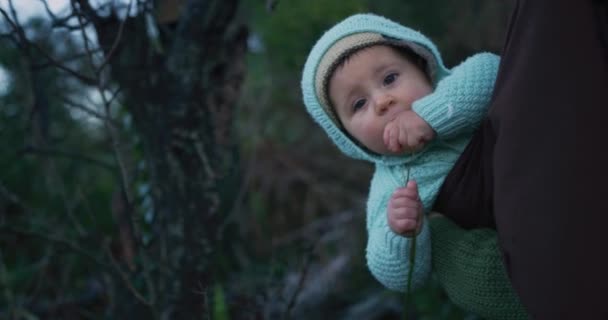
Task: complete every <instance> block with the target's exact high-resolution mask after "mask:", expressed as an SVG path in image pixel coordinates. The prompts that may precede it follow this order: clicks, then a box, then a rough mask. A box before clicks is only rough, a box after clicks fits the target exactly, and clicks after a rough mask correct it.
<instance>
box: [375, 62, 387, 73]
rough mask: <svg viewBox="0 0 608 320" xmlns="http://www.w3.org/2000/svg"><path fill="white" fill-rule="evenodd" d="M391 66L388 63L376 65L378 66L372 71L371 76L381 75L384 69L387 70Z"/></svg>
mask: <svg viewBox="0 0 608 320" xmlns="http://www.w3.org/2000/svg"><path fill="white" fill-rule="evenodd" d="M391 66H392V65H391V64H389V63H383V64H380V65H378V66H377V67H376V68H375V69H374V71H373V74H374V75H378V74H381V73H383V72H384V71H385V70H386V69H389V68H390V67H391Z"/></svg>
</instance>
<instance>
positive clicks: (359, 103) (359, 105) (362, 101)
mask: <svg viewBox="0 0 608 320" xmlns="http://www.w3.org/2000/svg"><path fill="white" fill-rule="evenodd" d="M365 102H366V100H365V99H359V100H357V101H355V103H353V111H354V112H357V111H359V109H361V108H363V106H364V105H365Z"/></svg>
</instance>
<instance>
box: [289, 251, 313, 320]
mask: <svg viewBox="0 0 608 320" xmlns="http://www.w3.org/2000/svg"><path fill="white" fill-rule="evenodd" d="M316 246H317V242H316V241H315V242H313V243H312V244H311V245H310V248H309V249H308V253H307V254H306V257H305V258H304V266H303V267H302V272H301V273H300V279H299V280H298V286H297V287H296V289H295V290H294V292H293V294H292V296H291V298H290V299H289V303H288V304H287V308H286V309H285V316H284V319H289V318H290V316H291V310H292V309H293V307H294V306H295V304H296V300H297V298H298V296H299V295H300V292H301V291H302V289H303V288H304V281H305V280H306V276H307V275H308V269H309V267H310V264H311V263H312V257H313V256H314V251H315V248H316Z"/></svg>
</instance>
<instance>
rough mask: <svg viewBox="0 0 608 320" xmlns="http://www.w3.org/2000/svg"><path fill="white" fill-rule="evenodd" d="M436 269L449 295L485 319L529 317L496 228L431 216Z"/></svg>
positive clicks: (458, 303) (434, 269) (455, 301)
mask: <svg viewBox="0 0 608 320" xmlns="http://www.w3.org/2000/svg"><path fill="white" fill-rule="evenodd" d="M429 224H430V229H431V233H432V238H433V242H432V252H433V258H432V260H433V262H432V263H433V272H434V273H435V275H436V276H437V278H438V279H439V282H440V283H441V286H442V287H443V288H444V290H445V291H446V293H447V295H448V296H449V298H450V299H451V300H452V302H454V303H455V304H456V305H458V306H460V307H461V308H463V309H465V310H467V311H470V312H473V313H475V314H477V315H479V316H481V317H483V318H484V319H504V320H515V319H528V316H527V314H526V311H525V310H524V307H523V306H522V304H521V303H520V301H519V298H518V297H517V295H516V294H515V292H514V291H513V288H512V287H511V283H510V281H509V278H508V277H507V274H506V271H505V269H504V266H503V264H502V260H501V256H500V251H499V248H498V243H497V238H496V232H495V231H494V230H491V229H473V230H464V229H461V228H460V227H458V226H457V225H456V224H454V223H453V222H451V221H450V220H449V219H447V218H444V217H432V218H430V219H429Z"/></svg>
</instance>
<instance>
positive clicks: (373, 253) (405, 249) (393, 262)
mask: <svg viewBox="0 0 608 320" xmlns="http://www.w3.org/2000/svg"><path fill="white" fill-rule="evenodd" d="M421 161H422V162H426V161H423V160H421ZM429 166H430V165H429ZM442 166H443V165H442V164H437V165H433V168H435V169H436V170H434V171H430V170H426V171H425V168H423V166H422V165H416V166H413V167H412V168H411V178H412V179H415V180H416V182H418V188H419V189H418V190H419V192H420V198H421V199H422V203H423V206H424V207H425V209H428V208H431V204H432V202H433V201H434V198H433V197H434V195H435V193H436V190H437V189H438V188H439V186H440V185H441V180H440V179H439V178H438V176H439V175H440V172H441V171H442V170H446V169H447V167H446V168H443V167H442ZM438 168H443V169H442V170H439V169H438ZM403 170H404V168H403V167H392V168H388V167H385V166H377V168H376V172H375V173H374V177H373V178H372V182H371V186H370V194H369V198H368V201H367V231H368V240H367V248H366V259H367V266H368V268H369V270H370V272H371V273H372V275H373V276H374V277H375V278H376V279H377V280H378V281H379V282H380V283H382V284H383V285H384V286H385V287H387V288H388V289H391V290H396V291H402V292H403V291H406V289H407V285H408V275H409V272H410V268H411V265H412V264H411V263H410V253H411V249H412V247H411V246H412V238H406V237H403V236H400V235H398V234H396V233H394V232H393V231H392V230H391V229H390V227H389V226H388V219H387V207H388V202H389V199H390V197H391V195H392V194H393V192H394V191H395V189H396V188H398V187H400V186H403V185H404V184H405V181H402V180H404V179H398V178H397V177H396V175H397V174H395V172H401V171H403ZM425 212H427V211H426V210H425ZM427 218H428V217H427V215H426V214H425V215H423V222H422V229H421V231H420V233H419V234H418V235H417V236H416V255H415V257H414V258H415V259H414V264H413V266H414V269H413V272H412V284H411V288H412V289H417V288H420V287H422V286H423V285H424V284H425V283H426V282H427V280H428V278H429V276H430V274H431V232H430V229H429V224H428V220H427Z"/></svg>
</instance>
